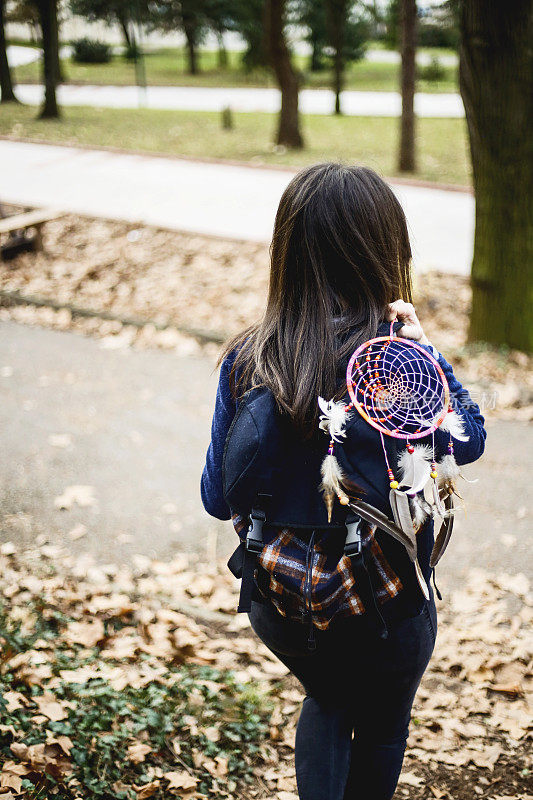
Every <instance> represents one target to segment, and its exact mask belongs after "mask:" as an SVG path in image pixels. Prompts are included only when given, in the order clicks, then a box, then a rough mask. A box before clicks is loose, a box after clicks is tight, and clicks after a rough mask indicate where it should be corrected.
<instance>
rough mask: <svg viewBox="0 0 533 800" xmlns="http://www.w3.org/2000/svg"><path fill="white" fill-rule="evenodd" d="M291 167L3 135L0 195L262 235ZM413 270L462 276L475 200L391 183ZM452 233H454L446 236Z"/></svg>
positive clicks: (222, 232)
mask: <svg viewBox="0 0 533 800" xmlns="http://www.w3.org/2000/svg"><path fill="white" fill-rule="evenodd" d="M292 174H293V173H291V172H290V171H288V170H274V169H257V168H251V167H239V166H232V165H229V164H209V163H205V162H200V161H187V160H185V159H178V158H175V159H166V158H157V157H154V156H147V155H127V154H120V153H111V152H102V151H97V150H84V149H81V148H70V147H58V146H53V145H40V144H29V143H23V142H11V141H6V140H3V141H0V175H1V181H0V200H3V201H4V202H10V203H20V204H22V205H30V206H54V207H57V208H62V209H65V210H68V211H73V212H76V213H81V214H88V215H91V216H100V217H106V218H111V219H121V220H128V221H134V222H144V223H147V224H149V225H156V226H161V227H165V228H171V229H175V230H185V231H193V232H196V233H205V234H214V235H216V236H224V237H229V238H236V239H247V240H251V241H260V242H263V241H264V242H268V241H269V240H270V237H271V234H272V226H273V222H274V216H275V211H276V208H277V205H278V202H279V199H280V197H281V194H282V192H283V190H284V188H285V186H286V185H287V183H288V182H289V180H290V179H291V177H292ZM393 187H394V190H395V192H396V193H397V195H398V197H399V198H400V200H401V202H402V203H403V205H404V208H405V211H406V214H407V219H408V222H409V226H410V230H411V235H412V244H413V249H414V264H415V267H416V268H417V269H418V270H422V271H423V270H427V269H439V270H443V271H446V272H454V273H457V274H462V275H468V274H469V272H470V263H471V259H472V242H473V229H474V200H473V197H472V196H471V195H470V194H467V193H464V192H455V191H453V192H452V191H446V190H443V189H429V188H425V187H418V186H406V185H399V184H393ZM450 232H453V233H452V234H450Z"/></svg>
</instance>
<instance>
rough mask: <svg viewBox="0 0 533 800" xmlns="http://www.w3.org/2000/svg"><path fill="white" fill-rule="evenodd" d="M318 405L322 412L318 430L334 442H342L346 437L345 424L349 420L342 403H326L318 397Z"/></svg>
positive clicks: (333, 401) (332, 401)
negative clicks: (326, 434)
mask: <svg viewBox="0 0 533 800" xmlns="http://www.w3.org/2000/svg"><path fill="white" fill-rule="evenodd" d="M318 405H319V406H320V410H321V411H322V416H321V417H320V422H319V426H320V429H321V430H323V431H325V433H328V434H329V436H330V438H331V439H333V440H334V441H335V442H340V441H342V440H343V439H344V437H345V436H346V422H347V421H348V419H349V418H350V413H349V412H348V411H346V407H345V404H344V402H342V401H339V402H335V400H329V401H327V400H324V398H323V397H319V398H318Z"/></svg>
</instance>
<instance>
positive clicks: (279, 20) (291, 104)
mask: <svg viewBox="0 0 533 800" xmlns="http://www.w3.org/2000/svg"><path fill="white" fill-rule="evenodd" d="M285 5H286V0H266V8H265V23H266V24H265V27H266V40H267V51H268V54H269V58H270V63H271V65H272V69H273V70H274V72H275V74H276V78H277V81H278V85H279V88H280V91H281V111H280V115H279V124H278V132H277V136H276V142H277V143H278V144H282V145H285V146H286V147H291V148H294V149H296V148H301V147H303V138H302V134H301V133H300V116H299V113H298V92H299V80H298V75H297V73H296V71H295V69H294V67H293V65H292V62H291V56H290V53H289V48H288V47H287V42H286V39H285V10H286V9H285Z"/></svg>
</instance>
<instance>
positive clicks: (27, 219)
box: [0, 208, 65, 233]
mask: <svg viewBox="0 0 533 800" xmlns="http://www.w3.org/2000/svg"><path fill="white" fill-rule="evenodd" d="M64 215H65V212H64V211H55V210H53V209H46V208H43V209H37V210H35V211H27V212H26V213H24V214H14V215H13V216H11V217H4V219H0V233H11V231H18V230H23V229H25V228H32V227H34V226H39V225H43V224H44V223H45V222H50V220H53V219H59V217H63V216H64Z"/></svg>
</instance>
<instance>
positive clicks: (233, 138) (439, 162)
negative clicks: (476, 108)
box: [0, 104, 470, 185]
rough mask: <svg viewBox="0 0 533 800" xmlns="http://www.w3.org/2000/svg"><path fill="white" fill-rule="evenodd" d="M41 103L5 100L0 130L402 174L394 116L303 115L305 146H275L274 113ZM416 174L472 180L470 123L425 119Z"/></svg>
mask: <svg viewBox="0 0 533 800" xmlns="http://www.w3.org/2000/svg"><path fill="white" fill-rule="evenodd" d="M36 113H37V110H36V108H35V107H31V106H22V105H11V104H9V105H6V106H3V107H2V110H1V112H0V134H2V135H9V136H15V137H16V138H18V139H25V138H31V139H37V140H40V141H49V142H56V143H65V144H76V145H106V146H115V147H121V148H125V149H132V150H146V151H147V152H158V153H166V154H169V155H182V156H195V157H198V158H205V157H211V158H222V159H235V160H239V161H247V162H250V163H252V164H281V165H285V166H294V167H299V166H303V165H305V164H310V163H314V162H316V161H320V160H326V159H341V160H345V161H349V162H356V163H364V164H367V165H368V166H371V167H373V168H374V169H376V170H378V171H379V172H381V173H382V174H384V175H390V176H393V175H396V174H397V171H396V151H397V146H398V130H399V121H398V120H397V119H393V118H388V117H334V116H319V115H307V116H304V117H303V120H302V122H303V134H304V137H305V142H306V147H305V149H304V150H301V151H285V150H284V149H280V148H275V147H273V145H272V140H273V133H274V130H275V126H276V119H275V116H274V115H272V114H260V113H256V114H234V115H233V118H234V129H233V130H230V131H227V130H223V129H222V127H221V121H220V115H219V114H218V113H215V112H190V111H159V110H153V109H100V108H88V107H65V108H64V109H63V110H62V119H61V120H60V121H55V120H54V121H50V120H37V119H36V118H35V117H36ZM417 146H418V163H419V169H418V172H417V175H416V177H418V178H423V179H425V180H429V181H436V182H441V183H455V184H462V185H465V184H469V183H470V166H469V161H468V155H467V146H466V127H465V123H464V120H461V119H420V120H418V128H417Z"/></svg>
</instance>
